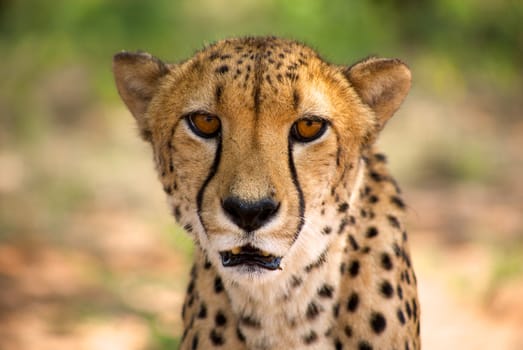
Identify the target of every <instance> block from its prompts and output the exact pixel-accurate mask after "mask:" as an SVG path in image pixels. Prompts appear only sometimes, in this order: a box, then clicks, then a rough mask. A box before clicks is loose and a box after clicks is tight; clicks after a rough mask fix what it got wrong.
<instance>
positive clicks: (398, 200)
mask: <svg viewBox="0 0 523 350" xmlns="http://www.w3.org/2000/svg"><path fill="white" fill-rule="evenodd" d="M390 201H391V203H392V204H394V205H395V206H397V207H398V208H400V209H405V203H404V202H403V200H402V199H401V198H400V197H398V196H392V197H390Z"/></svg>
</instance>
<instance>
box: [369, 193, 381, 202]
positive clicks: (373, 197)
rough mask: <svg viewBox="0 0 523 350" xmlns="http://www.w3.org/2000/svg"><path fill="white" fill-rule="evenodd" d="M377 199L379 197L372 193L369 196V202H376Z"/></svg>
mask: <svg viewBox="0 0 523 350" xmlns="http://www.w3.org/2000/svg"><path fill="white" fill-rule="evenodd" d="M379 200H380V199H379V198H378V196H375V195H372V196H370V197H369V203H372V204H374V203H378V201H379Z"/></svg>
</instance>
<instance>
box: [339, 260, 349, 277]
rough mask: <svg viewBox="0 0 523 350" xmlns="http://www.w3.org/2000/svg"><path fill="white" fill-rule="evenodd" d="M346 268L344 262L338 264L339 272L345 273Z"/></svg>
mask: <svg viewBox="0 0 523 350" xmlns="http://www.w3.org/2000/svg"><path fill="white" fill-rule="evenodd" d="M346 269H347V264H345V262H342V263H341V264H340V273H341V274H342V275H343V274H344V273H345V270H346Z"/></svg>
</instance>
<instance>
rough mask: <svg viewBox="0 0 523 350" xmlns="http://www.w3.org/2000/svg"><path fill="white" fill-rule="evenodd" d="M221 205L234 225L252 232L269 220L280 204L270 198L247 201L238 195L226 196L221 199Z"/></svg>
mask: <svg viewBox="0 0 523 350" xmlns="http://www.w3.org/2000/svg"><path fill="white" fill-rule="evenodd" d="M222 207H223V210H225V213H226V214H227V216H228V217H229V218H230V219H231V220H232V221H233V222H234V223H235V224H236V225H238V226H239V227H240V228H242V229H244V230H245V231H247V232H252V231H255V230H257V229H259V228H260V227H262V226H263V225H265V224H266V223H267V222H268V221H270V220H271V218H272V217H273V216H274V214H276V212H277V211H278V208H279V207H280V204H279V203H276V202H275V201H273V200H272V199H270V198H264V199H261V200H259V201H257V202H248V201H245V200H242V199H240V198H238V197H228V198H226V199H225V200H224V201H222Z"/></svg>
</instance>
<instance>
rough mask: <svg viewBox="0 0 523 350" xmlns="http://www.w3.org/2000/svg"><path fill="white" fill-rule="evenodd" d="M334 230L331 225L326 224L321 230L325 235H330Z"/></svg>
mask: <svg viewBox="0 0 523 350" xmlns="http://www.w3.org/2000/svg"><path fill="white" fill-rule="evenodd" d="M331 232H332V228H331V227H330V226H325V227H324V228H323V230H322V231H321V233H323V234H324V235H328V234H330V233H331Z"/></svg>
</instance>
